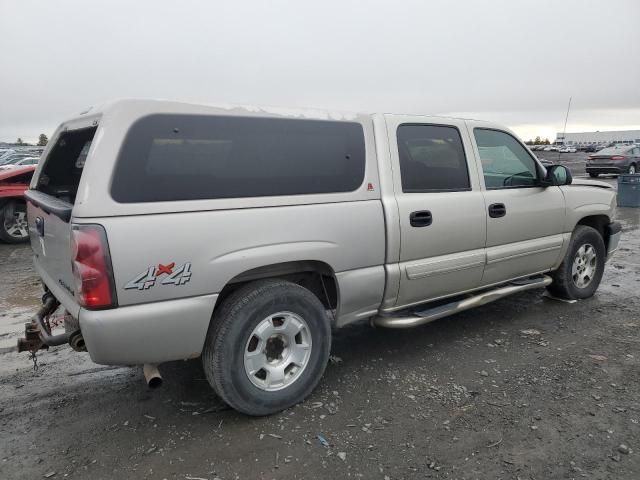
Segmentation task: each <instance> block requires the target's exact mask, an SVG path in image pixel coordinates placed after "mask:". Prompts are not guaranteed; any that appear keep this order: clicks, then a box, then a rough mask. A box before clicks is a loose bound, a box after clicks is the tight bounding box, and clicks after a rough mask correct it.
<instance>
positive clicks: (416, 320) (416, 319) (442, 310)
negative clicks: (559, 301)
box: [371, 275, 552, 328]
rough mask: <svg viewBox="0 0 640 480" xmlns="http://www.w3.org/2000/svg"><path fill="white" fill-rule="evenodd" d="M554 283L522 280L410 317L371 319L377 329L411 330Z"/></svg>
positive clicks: (394, 316)
mask: <svg viewBox="0 0 640 480" xmlns="http://www.w3.org/2000/svg"><path fill="white" fill-rule="evenodd" d="M551 282H552V279H551V277H549V276H547V275H543V276H542V277H536V278H533V279H526V280H524V281H523V280H520V281H516V282H512V283H510V284H508V285H505V286H503V287H499V288H496V289H494V290H488V291H486V292H482V293H478V294H477V295H473V296H471V297H467V298H464V299H462V300H456V301H453V302H451V303H447V304H445V305H440V306H438V307H433V308H428V309H426V310H422V311H417V312H412V313H411V314H409V315H397V316H396V315H393V314H388V315H385V314H380V315H377V316H375V317H373V318H372V319H371V323H372V324H373V325H375V326H376V327H385V328H411V327H417V326H418V325H424V324H425V323H429V322H433V321H434V320H438V319H439V318H443V317H447V316H449V315H453V314H454V313H458V312H463V311H465V310H469V309H470V308H474V307H479V306H480V305H485V304H487V303H491V302H494V301H496V300H500V299H501V298H504V297H506V296H508V295H512V294H514V293H518V292H524V291H525V290H532V289H534V288H541V287H546V286H547V285H549V284H550V283H551Z"/></svg>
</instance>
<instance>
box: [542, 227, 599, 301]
mask: <svg viewBox="0 0 640 480" xmlns="http://www.w3.org/2000/svg"><path fill="white" fill-rule="evenodd" d="M605 256H606V249H605V246H604V240H603V238H602V235H600V233H599V232H598V231H597V230H596V229H594V228H591V227H588V226H586V225H578V226H577V227H576V229H575V230H574V231H573V234H572V235H571V240H570V241H569V248H568V250H567V253H566V254H565V257H564V260H563V261H562V263H561V264H560V267H559V268H558V269H557V270H556V271H555V272H553V273H552V274H551V277H552V278H553V283H552V284H551V285H549V286H548V287H547V289H548V290H549V291H550V292H551V294H553V295H555V296H556V297H560V298H565V299H567V300H576V299H582V298H589V297H591V296H592V295H593V294H594V293H595V292H596V290H597V289H598V286H599V285H600V281H601V280H602V274H603V273H604V263H605Z"/></svg>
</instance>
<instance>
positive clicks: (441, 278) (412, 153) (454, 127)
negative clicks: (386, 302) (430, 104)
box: [385, 115, 486, 308]
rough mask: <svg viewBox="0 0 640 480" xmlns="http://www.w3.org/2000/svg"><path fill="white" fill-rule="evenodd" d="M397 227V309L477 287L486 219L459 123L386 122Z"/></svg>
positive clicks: (465, 135) (432, 120)
mask: <svg viewBox="0 0 640 480" xmlns="http://www.w3.org/2000/svg"><path fill="white" fill-rule="evenodd" d="M385 121H386V125H387V132H388V136H389V145H390V154H391V165H392V172H393V183H394V191H395V197H396V201H397V205H398V213H399V222H400V253H399V269H400V284H399V291H398V296H397V303H396V308H400V307H404V306H409V305H413V304H417V303H421V302H425V301H428V300H434V299H437V298H441V297H445V296H451V295H454V294H456V293H460V292H463V291H466V290H471V289H473V288H476V287H477V286H478V285H480V282H481V280H482V274H483V271H484V264H485V248H484V245H485V239H486V211H485V206H484V199H483V196H482V192H481V190H480V183H479V175H478V171H477V165H476V162H475V161H474V158H473V153H472V152H473V150H472V144H471V140H470V137H469V134H468V131H467V129H466V127H465V123H464V121H457V120H452V119H440V118H435V117H418V116H400V115H387V116H385Z"/></svg>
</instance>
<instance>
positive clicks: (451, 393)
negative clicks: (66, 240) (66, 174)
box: [0, 152, 640, 480]
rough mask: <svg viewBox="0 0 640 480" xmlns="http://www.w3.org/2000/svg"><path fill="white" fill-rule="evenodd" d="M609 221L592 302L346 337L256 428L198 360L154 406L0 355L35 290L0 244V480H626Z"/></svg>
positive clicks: (45, 362) (638, 413) (137, 386)
mask: <svg viewBox="0 0 640 480" xmlns="http://www.w3.org/2000/svg"><path fill="white" fill-rule="evenodd" d="M544 153H548V152H544ZM556 155H557V154H556ZM566 155H570V154H566ZM564 158H565V161H566V162H568V161H569V160H570V159H569V158H568V157H566V156H565V157H564ZM576 169H577V170H578V169H579V168H578V167H576ZM618 214H619V220H620V221H621V222H622V223H623V225H624V233H623V235H624V236H623V240H622V244H621V249H620V250H619V251H618V252H617V253H616V255H615V256H614V258H613V259H612V260H611V261H610V262H609V264H608V266H607V270H606V273H605V276H604V279H603V283H602V285H601V287H600V289H599V291H598V293H597V294H596V296H595V297H594V298H592V299H589V300H585V301H580V302H578V303H574V304H567V303H562V302H558V301H554V300H550V299H548V298H545V297H543V296H542V292H541V291H534V292H526V293H524V294H521V295H517V296H512V297H510V298H507V299H504V300H501V301H498V302H496V303H493V304H490V305H487V306H484V307H481V308H478V309H476V310H472V311H468V312H464V313H461V314H458V315H456V316H453V317H449V318H445V319H442V320H440V321H437V322H434V323H432V324H429V325H426V326H424V327H421V328H417V329H413V330H405V331H396V330H393V331H387V330H379V329H371V328H369V327H368V326H367V325H364V324H363V325H355V326H351V327H348V328H346V329H343V330H340V331H338V332H336V334H335V337H334V344H333V349H332V354H333V357H332V358H333V360H332V362H331V364H330V365H329V367H328V368H327V372H326V374H325V377H324V379H323V381H322V382H321V384H320V386H319V387H318V389H316V391H315V392H314V393H313V394H312V395H311V397H310V398H309V399H308V400H307V401H305V402H304V403H303V404H301V405H298V406H296V407H294V408H291V409H289V410H287V411H285V412H283V413H281V414H278V415H274V416H271V417H267V418H257V419H256V418H249V417H245V416H243V415H240V414H238V413H236V412H234V411H232V410H229V409H226V408H225V406H224V405H223V404H221V402H220V401H219V400H218V399H217V398H216V397H215V395H214V394H213V393H212V391H211V389H210V388H209V387H208V385H207V382H206V380H205V379H204V374H203V372H202V370H201V367H200V365H199V362H198V361H190V362H175V363H170V364H165V365H163V366H161V371H162V373H163V375H164V378H165V385H164V386H163V387H162V388H161V389H159V390H154V391H149V390H148V389H147V388H146V386H145V385H144V382H143V377H142V373H141V369H140V368H127V367H124V368H123V367H117V368H114V367H104V366H99V365H95V364H93V363H92V362H91V361H90V359H89V357H88V355H87V354H79V353H74V352H72V351H71V350H70V349H69V348H65V347H57V348H52V349H51V350H50V351H48V352H44V353H41V354H40V356H39V364H40V368H39V370H38V371H37V372H34V371H33V369H32V364H31V361H30V360H29V358H28V355H27V354H24V353H23V354H18V353H17V352H15V350H14V348H13V346H14V345H15V341H16V338H17V337H18V336H19V334H20V330H21V329H22V325H23V323H24V322H25V321H27V320H28V318H29V316H30V315H31V314H32V313H33V312H34V310H35V309H36V306H37V302H38V297H39V295H40V293H39V287H38V281H37V278H36V277H35V274H34V272H33V270H32V267H31V260H30V252H29V248H28V247H25V246H20V247H15V246H8V245H0V385H1V388H0V426H1V428H2V435H1V436H0V479H3V480H4V479H36V478H54V479H57V478H91V479H94V480H98V479H113V478H118V479H165V478H166V479H184V480H189V479H191V480H193V479H209V480H213V479H216V478H219V479H224V480H226V479H263V478H264V479H276V478H278V479H287V478H299V479H302V478H307V479H319V478H335V479H338V478H356V479H357V478H363V479H380V480H384V479H401V478H407V479H408V478H411V479H413V478H449V479H498V478H500V479H537V480H540V479H556V478H590V479H638V478H640V368H639V367H640V348H639V347H640V336H639V335H638V328H639V326H640V300H639V299H638V292H639V291H640V258H639V256H638V253H637V252H638V251H639V250H640V212H639V211H638V210H637V209H635V210H634V209H620V210H619V213H618Z"/></svg>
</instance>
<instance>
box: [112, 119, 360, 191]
mask: <svg viewBox="0 0 640 480" xmlns="http://www.w3.org/2000/svg"><path fill="white" fill-rule="evenodd" d="M364 174H365V142H364V132H363V129H362V125H360V124H359V123H356V122H339V121H324V120H299V119H282V118H258V117H238V116H216V115H176V114H156V115H150V116H147V117H143V118H141V119H140V120H138V121H137V122H136V123H134V124H133V125H132V127H131V128H130V130H129V132H128V133H127V135H126V138H125V141H124V143H123V145H122V148H121V150H120V153H119V155H118V159H117V162H116V166H115V171H114V175H113V180H112V183H111V195H112V197H113V199H114V200H116V201H117V202H121V203H133V202H160V201H178V200H200V199H218V198H238V197H260V196H275V195H299V194H318V193H335V192H350V191H354V190H356V189H358V188H359V187H360V185H362V182H363V181H364Z"/></svg>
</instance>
